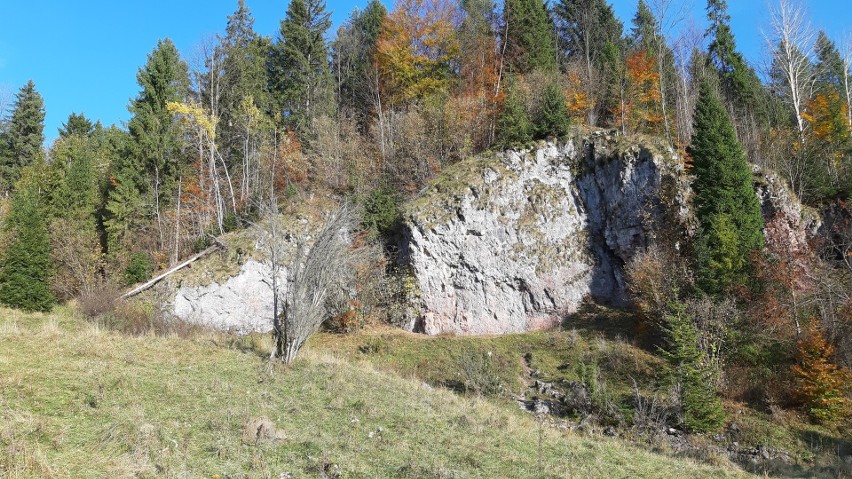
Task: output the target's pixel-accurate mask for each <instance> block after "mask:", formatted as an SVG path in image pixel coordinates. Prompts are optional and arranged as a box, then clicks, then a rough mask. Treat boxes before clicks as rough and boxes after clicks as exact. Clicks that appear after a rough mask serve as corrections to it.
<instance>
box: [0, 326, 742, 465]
mask: <svg viewBox="0 0 852 479" xmlns="http://www.w3.org/2000/svg"><path fill="white" fill-rule="evenodd" d="M0 318H1V319H0V391H2V393H0V477H4V478H6V477H8V478H19V477H21V478H29V477H47V478H50V477H57V478H58V477H74V478H89V477H92V478H95V477H97V478H100V477H220V478H226V477H229V478H230V477H233V478H236V477H252V478H253V477H269V478H279V477H288V476H287V474H289V475H290V477H554V478H555V477H560V478H561V477H612V476H616V477H655V476H656V477H662V476H670V475H671V473H672V471H676V472H677V473H678V474H679V475H683V476H688V477H736V476H739V475H741V474H740V473H739V472H737V470H736V469H731V468H727V469H726V468H717V467H710V466H704V465H700V464H697V463H695V462H693V461H690V460H679V459H673V458H668V457H664V456H660V455H655V454H652V453H650V452H647V451H643V450H640V449H637V448H634V447H632V446H630V445H628V444H626V443H623V442H620V441H617V440H612V439H606V440H604V439H601V440H597V439H589V438H583V437H580V436H577V435H575V434H573V433H568V432H561V431H558V430H555V429H550V428H547V427H540V425H539V424H538V423H537V422H536V421H535V419H534V418H533V417H531V416H529V415H527V414H525V413H523V412H521V411H519V410H517V408H515V407H511V406H510V405H505V404H501V403H499V402H493V401H486V400H482V399H479V398H471V397H464V396H459V395H456V394H453V393H452V392H450V391H447V390H445V389H443V388H435V387H430V386H428V385H425V384H424V383H423V381H422V380H412V379H410V378H405V377H403V375H400V374H395V373H390V372H388V371H387V370H386V367H388V365H389V364H391V359H390V358H393V357H396V358H398V359H397V360H394V361H393V363H394V364H397V365H398V366H394V368H396V367H399V368H400V369H399V370H400V371H411V372H412V374H421V373H422V374H426V375H431V377H434V378H440V377H441V374H440V373H439V370H440V365H441V364H445V365H446V364H449V362H451V361H452V360H451V359H440V358H442V357H443V358H451V357H453V354H455V353H454V352H455V351H461V349H462V348H463V347H466V346H469V344H467V343H466V342H465V340H464V339H462V338H439V339H438V340H437V341H436V342H434V343H433V342H432V341H411V340H408V341H406V340H404V336H393V335H388V337H387V338H386V341H387V344H386V345H385V346H382V345H381V344H379V345H375V346H374V347H373V349H372V351H378V352H374V353H370V354H365V353H362V352H360V351H358V350H357V348H360V347H361V346H363V345H364V343H366V342H367V339H368V338H369V336H361V335H358V336H352V337H345V338H339V337H338V339H342V341H340V342H341V344H344V346H341V347H340V348H338V349H333V348H328V347H326V346H327V343H330V342H331V337H329V336H321V337H319V338H317V340H316V341H313V342H312V343H311V345H309V347H308V348H307V349H306V350H305V351H304V354H303V356H302V359H300V360H298V361H297V362H296V364H295V365H293V366H292V367H289V368H285V367H282V366H278V365H272V364H270V363H268V362H267V361H266V360H265V358H264V357H263V356H264V351H262V350H261V351H259V350H258V348H262V347H263V346H264V344H263V341H259V340H258V339H256V338H236V339H235V338H231V337H227V336H221V335H214V334H210V335H199V336H197V337H195V338H193V339H180V338H176V337H166V338H162V337H153V336H145V337H126V336H122V335H119V334H116V333H113V332H109V331H105V330H103V329H100V328H98V327H96V326H95V325H92V324H91V323H87V322H85V321H83V320H81V319H78V318H76V317H75V316H74V315H73V314H72V313H71V312H70V311H69V310H67V309H60V310H59V311H58V312H57V313H55V314H53V315H21V314H18V313H15V312H12V311H8V310H0ZM354 338H359V339H358V340H355V339H354ZM545 338H546V335H544V333H541V335H540V336H539V335H538V333H537V334H534V335H531V336H530V337H528V338H525V337H523V336H515V337H509V338H508V339H505V340H499V339H497V338H494V339H493V340H491V341H488V340H484V341H483V343H482V344H481V345H479V346H480V347H482V348H492V349H493V350H494V351H492V354H500V355H501V357H502V358H505V360H506V365H505V367H503V366H501V367H500V370H501V371H516V372H517V371H518V370H517V369H514V370H513V369H512V368H513V367H515V366H512V365H511V364H510V363H511V362H514V363H518V366H517V368H520V367H522V366H521V365H520V364H519V361H520V355H519V352H520V351H522V350H524V349H526V348H527V347H529V346H530V345H532V346H535V345H536V344H541V345H542V346H541V347H544V346H543V345H544V344H545V342H546V341H548V340H547V339H545ZM347 341H349V342H347ZM566 344H567V343H566ZM350 346H351V347H352V348H353V349H352V350H349V349H347V348H349V347H350ZM383 348H387V349H383ZM440 348H445V350H444V351H441V349H440ZM346 351H348V352H349V354H348V356H352V357H353V358H352V359H347V358H346V356H347V354H346ZM368 351H369V350H368ZM381 351H387V352H386V353H382V352H381ZM394 351H396V352H395V353H394ZM427 351H431V354H427V355H426V357H425V358H420V359H415V357H416V356H417V355H418V354H420V353H426V352H427ZM535 351H536V350H535V349H533V354H534V355H535ZM356 355H360V356H366V357H370V358H372V359H377V358H380V357H382V355H384V357H386V358H388V362H387V363H385V365H384V366H383V365H382V363H381V361H376V363H375V365H374V363H372V362H370V361H365V360H358V359H356V358H355V357H354V356H356ZM533 357H535V356H533ZM441 361H448V362H444V363H441ZM557 362H558V361H554V362H552V364H556V363H557ZM540 367H542V368H545V367H549V366H546V365H545V361H544V358H542V363H541V366H540ZM418 377H419V376H418ZM506 380H507V381H509V382H511V378H508V377H507V378H506ZM260 418H266V421H265V422H264V423H265V424H268V425H269V427H271V428H273V429H274V431H273V432H272V433H268V432H269V431H267V430H266V429H264V432H263V434H261V430H260V429H257V428H256V424H258V423H257V422H256V420H258V419H260ZM267 433H268V434H267ZM217 475H218V476H217ZM282 475H283V476H282Z"/></svg>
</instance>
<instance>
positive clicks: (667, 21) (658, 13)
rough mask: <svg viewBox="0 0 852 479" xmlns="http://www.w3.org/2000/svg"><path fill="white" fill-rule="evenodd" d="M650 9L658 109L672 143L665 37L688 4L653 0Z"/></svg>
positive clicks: (684, 13)
mask: <svg viewBox="0 0 852 479" xmlns="http://www.w3.org/2000/svg"><path fill="white" fill-rule="evenodd" d="M651 11H652V12H653V13H654V17H655V18H656V19H657V28H656V29H654V32H653V33H654V44H655V45H656V48H657V55H656V56H657V71H658V72H659V74H660V109H661V111H662V114H663V125H664V126H665V129H666V139H667V140H668V142H669V144H670V145H673V144H674V141H673V137H672V136H673V135H672V131H671V123H672V122H671V119H670V118H669V117H670V116H671V113H670V112H669V111H668V101H669V98H668V92H669V88H671V85H669V84H668V79H669V77H668V76H667V75H666V74H667V73H668V71H667V65H666V61H667V60H666V55H665V52H666V50H667V49H666V44H667V37H668V36H669V34H670V33H671V32H672V31H674V30H675V28H676V27H677V25H678V24H679V23H680V22H682V21H683V20H684V19H685V18H687V12H688V4H687V2H685V1H682V0H653V2H652V4H651Z"/></svg>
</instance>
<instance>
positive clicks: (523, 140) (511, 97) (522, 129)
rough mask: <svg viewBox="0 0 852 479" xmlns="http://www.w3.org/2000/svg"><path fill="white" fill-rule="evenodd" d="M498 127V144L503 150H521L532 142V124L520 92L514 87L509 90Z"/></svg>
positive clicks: (498, 120)
mask: <svg viewBox="0 0 852 479" xmlns="http://www.w3.org/2000/svg"><path fill="white" fill-rule="evenodd" d="M496 126H497V132H496V136H497V144H498V145H500V146H501V147H503V148H519V147H523V146H525V145H526V144H527V143H529V142H530V141H532V132H533V131H532V130H533V128H532V124H531V123H530V120H529V116H528V115H527V111H526V109H525V108H524V105H523V103H522V102H521V99H520V98H518V92H517V91H516V89H515V88H514V87H512V86H510V87H509V89H508V93H507V95H506V101H505V103H504V104H503V111H502V112H501V113H500V117H499V118H498V119H497V125H496Z"/></svg>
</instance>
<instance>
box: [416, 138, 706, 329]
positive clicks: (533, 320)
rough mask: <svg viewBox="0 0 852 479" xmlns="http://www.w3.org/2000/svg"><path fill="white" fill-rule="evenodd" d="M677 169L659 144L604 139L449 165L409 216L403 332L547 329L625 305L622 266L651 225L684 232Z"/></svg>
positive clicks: (684, 204) (684, 211)
mask: <svg viewBox="0 0 852 479" xmlns="http://www.w3.org/2000/svg"><path fill="white" fill-rule="evenodd" d="M681 173H682V164H681V163H680V162H679V161H678V159H677V158H676V156H675V155H674V154H673V153H672V152H671V151H668V150H667V149H665V148H662V147H661V146H660V145H658V144H653V143H647V144H645V145H641V144H637V145H628V144H627V143H626V142H624V141H623V138H621V137H615V136H609V135H607V134H604V133H596V134H592V135H590V136H589V137H587V138H585V139H575V140H572V141H569V142H568V143H566V144H559V145H557V144H554V143H547V144H544V145H542V146H540V147H539V148H536V149H532V150H525V151H519V152H515V151H508V152H506V153H504V154H499V155H495V156H493V157H491V158H479V159H474V160H466V161H464V162H462V163H460V164H457V165H454V166H453V167H451V168H449V169H448V170H447V171H445V172H443V173H442V174H441V176H440V177H439V178H438V179H437V180H436V181H435V182H434V183H433V184H432V185H431V186H430V187H429V188H428V189H427V190H426V191H425V192H424V193H423V194H422V195H421V196H420V197H419V198H418V199H417V200H416V201H414V202H413V203H412V204H411V205H410V207H409V208H408V210H407V213H406V218H405V231H404V238H405V241H404V242H403V244H402V245H401V246H402V248H401V250H402V256H403V257H404V259H405V260H407V262H408V264H409V265H410V267H411V272H412V274H413V275H414V278H415V284H416V289H417V291H414V292H413V293H414V294H413V295H412V296H414V297H415V300H414V301H415V302H416V304H415V307H414V311H413V314H412V320H411V321H410V323H409V324H408V327H409V328H411V329H413V330H415V331H421V332H425V333H428V334H439V333H454V334H501V333H509V332H519V331H527V330H531V329H540V328H546V327H550V326H552V325H554V324H555V323H556V322H558V321H559V319H560V317H561V315H562V314H564V313H566V312H572V311H574V310H576V309H577V308H578V307H579V306H580V305H581V303H582V302H583V301H584V299H586V298H589V297H591V298H594V299H596V300H599V301H604V302H608V303H612V304H616V305H622V304H624V303H625V300H626V298H625V290H624V280H623V277H622V267H623V265H624V264H625V263H626V262H627V261H629V260H630V258H631V257H632V255H633V254H634V253H635V252H636V251H638V250H639V249H640V248H642V247H644V246H646V245H647V244H648V243H649V241H650V240H651V238H652V237H653V235H654V232H655V231H656V230H657V228H658V227H659V225H661V224H663V223H666V222H668V223H671V222H675V223H682V226H683V227H684V228H685V226H686V221H687V213H688V209H687V199H688V198H687V196H686V192H688V191H689V189H688V187H686V185H685V183H684V180H683V178H684V175H682V174H681ZM667 226H673V225H671V224H669V225H667Z"/></svg>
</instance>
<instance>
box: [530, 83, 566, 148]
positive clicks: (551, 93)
mask: <svg viewBox="0 0 852 479" xmlns="http://www.w3.org/2000/svg"><path fill="white" fill-rule="evenodd" d="M570 126H571V116H570V113H569V112H568V105H567V104H566V102H565V93H563V92H562V89H561V88H559V85H558V84H557V83H555V82H553V83H551V84H550V85H548V86H547V88H546V89H545V90H544V97H543V100H542V106H541V113H540V114H539V118H538V121H537V122H536V132H537V133H538V136H539V137H540V138H552V137H555V138H557V139H558V138H560V137H563V136H565V135H567V134H568V129H569V127H570Z"/></svg>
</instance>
